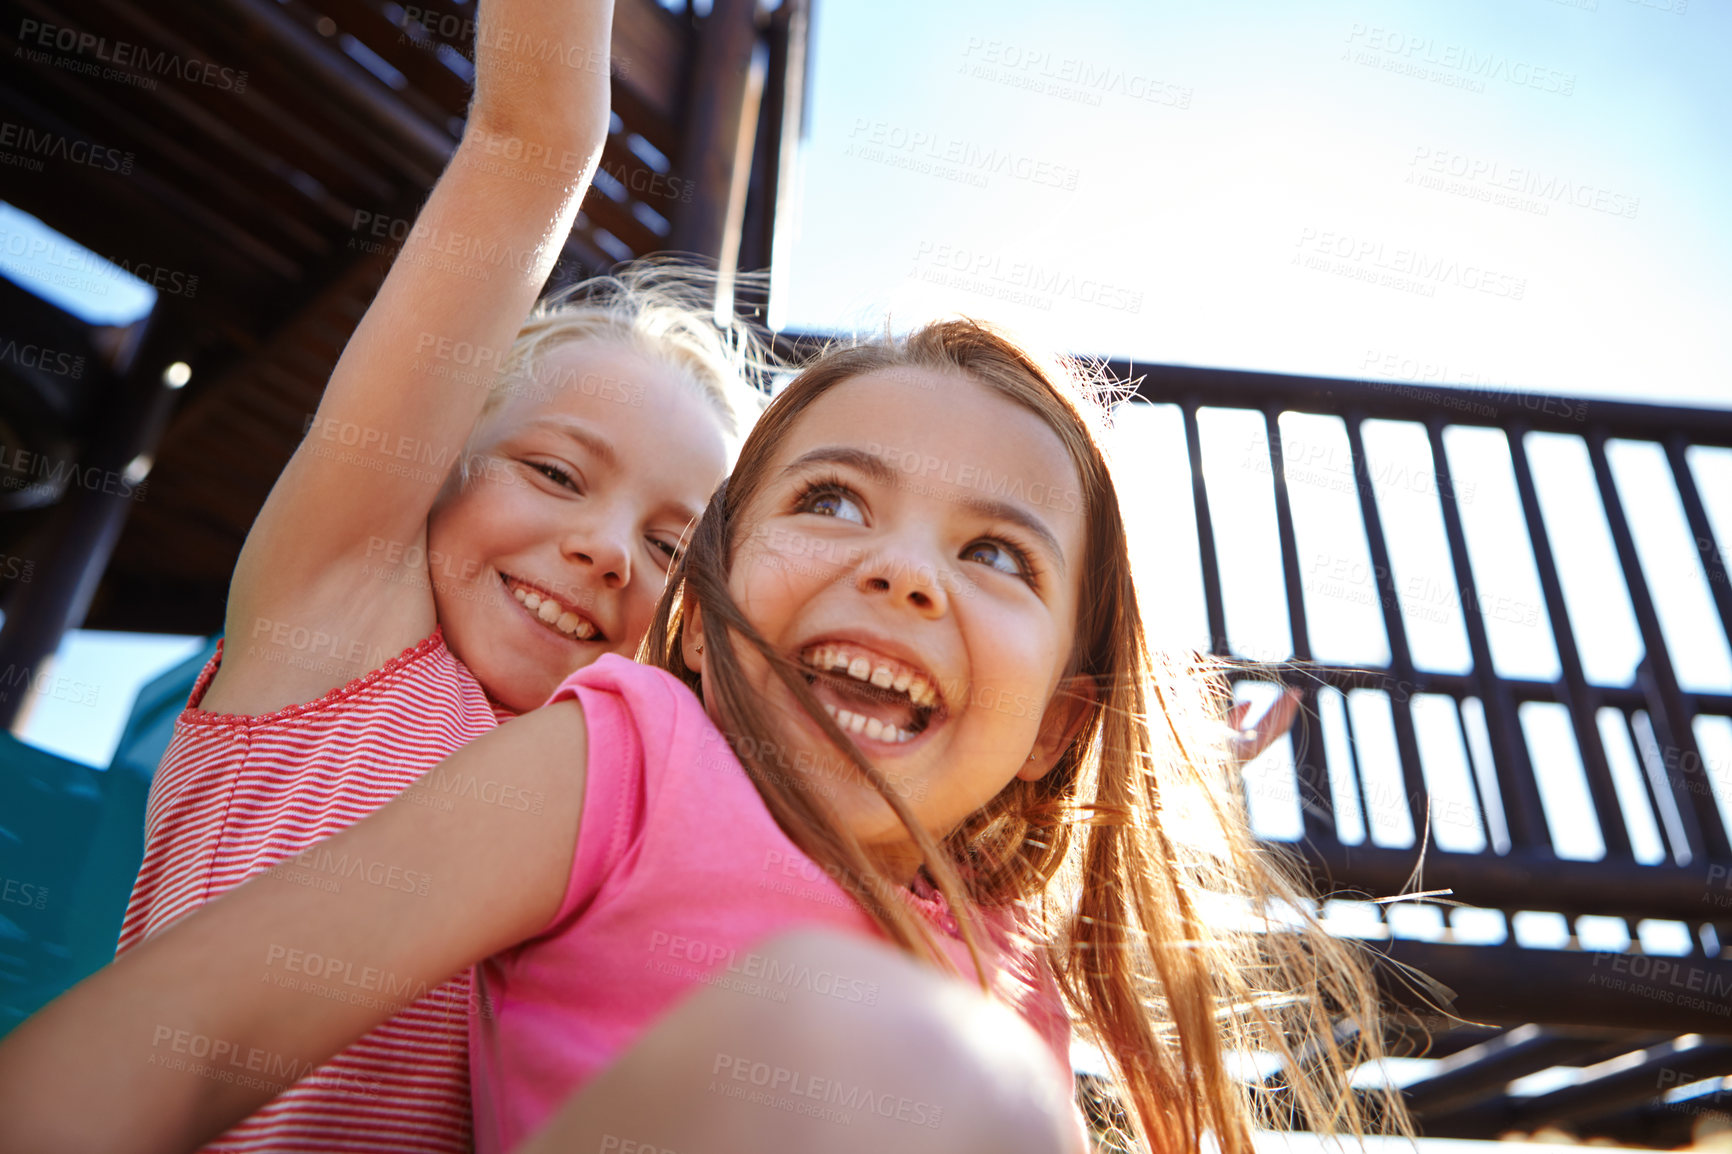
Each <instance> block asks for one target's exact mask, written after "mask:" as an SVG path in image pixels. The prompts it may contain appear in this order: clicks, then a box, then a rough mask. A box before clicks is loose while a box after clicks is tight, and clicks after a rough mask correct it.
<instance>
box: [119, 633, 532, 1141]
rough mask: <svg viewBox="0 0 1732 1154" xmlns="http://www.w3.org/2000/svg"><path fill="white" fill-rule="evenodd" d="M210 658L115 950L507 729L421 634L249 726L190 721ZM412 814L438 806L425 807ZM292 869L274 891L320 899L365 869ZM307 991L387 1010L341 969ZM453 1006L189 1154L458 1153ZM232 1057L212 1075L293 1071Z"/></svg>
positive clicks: (451, 1002)
mask: <svg viewBox="0 0 1732 1154" xmlns="http://www.w3.org/2000/svg"><path fill="white" fill-rule="evenodd" d="M221 660H222V649H221V646H220V644H219V647H218V649H217V652H216V655H215V656H214V657H212V658H211V660H210V664H208V665H206V666H205V668H204V672H203V673H201V674H200V675H199V679H198V682H197V684H196V685H194V687H193V691H192V696H191V698H190V700H189V701H188V704H187V709H186V710H185V711H184V712H182V714H181V715H180V717H179V719H178V720H177V721H176V722H175V727H174V737H173V739H172V740H171V741H170V742H169V747H168V751H167V752H166V753H165V754H164V755H163V759H162V764H161V765H160V766H159V767H158V769H157V771H156V776H155V778H154V780H153V781H152V782H151V787H150V803H149V807H148V808H147V810H146V814H145V846H144V864H143V866H142V868H141V869H140V870H139V874H138V881H137V882H136V883H135V884H134V885H133V890H132V900H131V901H130V902H129V903H128V905H127V909H126V921H125V923H124V924H123V926H122V928H121V933H120V949H119V952H120V953H124V952H126V951H127V950H129V949H131V948H132V947H133V946H135V945H137V944H138V943H139V942H141V941H143V940H144V939H145V938H147V937H149V936H150V935H152V934H154V933H156V932H157V931H159V930H161V929H162V928H163V927H164V926H166V925H168V924H169V923H171V922H173V921H175V920H176V919H177V918H180V917H182V916H184V915H186V914H187V913H190V912H191V911H192V910H194V909H197V908H198V907H199V906H200V905H202V904H203V903H205V902H207V901H209V900H210V899H211V898H213V897H216V896H217V895H218V894H221V893H222V892H224V891H225V890H228V889H230V888H232V887H234V886H236V885H239V884H240V883H241V882H243V881H245V880H246V879H247V878H249V877H251V876H252V875H254V874H256V873H259V872H260V871H262V870H265V869H269V868H270V867H271V866H274V865H276V864H278V863H280V862H282V861H284V860H285V859H287V858H289V857H293V856H295V855H297V854H300V853H301V852H302V851H304V850H306V849H307V848H308V847H310V846H312V845H313V844H314V843H315V842H318V841H320V840H322V839H324V838H327V837H329V836H331V835H332V834H334V833H337V832H338V831H339V830H342V829H345V828H347V827H349V826H351V825H353V824H355V823H356V822H358V821H360V820H361V819H362V818H364V817H366V816H367V815H368V814H369V813H372V812H373V811H374V810H376V809H378V808H379V807H380V806H382V805H384V804H385V803H386V802H388V801H390V800H391V799H392V798H394V797H396V796H397V795H398V794H400V793H402V792H403V790H404V789H405V788H407V787H408V786H409V785H410V784H412V783H413V782H414V781H415V780H416V778H418V777H420V776H421V775H422V774H423V773H425V772H426V771H427V770H428V769H430V768H432V767H433V766H434V765H436V764H437V763H438V762H440V761H441V760H443V759H444V758H445V757H447V756H449V755H450V754H451V753H453V752H454V751H455V750H457V749H458V748H459V747H460V746H462V745H465V744H467V743H468V742H470V741H473V740H474V739H475V738H477V737H480V736H481V735H482V734H484V733H486V732H487V731H488V730H490V729H492V728H493V727H494V726H495V725H497V724H498V723H499V722H500V721H502V720H504V719H506V718H507V717H510V716H511V715H510V714H509V713H507V712H505V711H503V710H499V709H496V708H495V707H494V706H493V705H492V704H491V703H489V701H488V700H487V697H486V694H485V693H483V691H482V689H481V685H480V683H479V682H477V681H476V680H475V677H474V675H473V674H471V673H470V672H469V670H468V669H467V668H466V667H465V666H464V665H463V663H462V662H460V661H458V660H457V658H456V657H455V656H454V655H453V654H452V652H451V651H450V650H449V649H447V648H446V647H445V641H444V637H443V635H442V634H441V632H440V631H439V630H438V629H437V628H435V629H434V631H433V635H432V636H431V637H429V638H427V639H426V640H425V641H422V642H421V643H420V644H418V645H415V646H412V647H411V648H409V649H406V650H404V651H403V652H402V653H401V654H399V655H398V656H397V657H395V658H393V659H392V660H391V661H390V662H389V663H387V664H386V665H384V666H381V667H380V668H379V669H376V670H374V671H373V672H372V673H369V674H368V675H367V676H365V677H362V678H359V679H357V680H355V681H352V682H350V683H349V684H348V685H345V686H343V687H342V688H341V689H335V690H332V691H331V692H330V693H328V694H326V695H325V696H324V697H321V698H319V699H318V700H317V701H312V702H308V703H306V704H304V705H293V706H290V707H288V708H286V709H280V710H277V711H276V712H275V713H269V714H264V715H262V716H258V717H246V716H240V715H236V714H219V713H207V712H205V711H203V710H201V709H199V708H197V706H198V703H199V701H200V699H201V698H203V696H204V693H205V690H206V688H207V687H208V686H209V685H210V682H211V678H212V677H214V676H215V674H216V670H217V666H218V664H219V663H220V662H221ZM428 804H431V805H438V804H440V799H439V797H438V795H437V794H436V793H430V794H429V796H428ZM327 856H328V855H327ZM306 866H307V868H306V869H305V870H304V871H302V873H304V875H305V876H304V877H301V876H298V875H297V876H295V877H291V878H290V880H292V881H296V882H298V883H299V884H305V885H312V886H318V887H323V888H327V889H329V888H331V887H332V886H333V885H337V886H340V885H342V884H344V881H345V879H347V878H349V877H351V876H352V877H355V878H357V879H359V880H366V881H372V880H373V879H371V878H370V877H366V878H363V877H362V873H361V872H357V871H363V872H364V871H365V869H366V868H367V866H366V863H360V862H356V863H347V862H342V861H338V860H335V859H331V860H326V859H324V858H319V857H317V856H311V857H309V858H308V859H307V862H306ZM394 880H395V884H399V885H412V884H414V881H413V879H403V878H398V879H394ZM376 884H378V883H376ZM382 884H388V885H389V884H393V879H385V880H384V881H383V883H382ZM281 961H283V962H285V963H287V962H288V959H287V958H286V957H285V958H283V959H281ZM297 968H298V969H299V971H300V972H299V973H290V972H289V971H288V968H287V966H286V965H285V967H284V980H285V981H294V982H297V983H299V984H300V985H302V986H303V987H305V986H307V985H308V983H309V982H312V981H315V980H317V979H313V978H311V977H309V976H308V975H307V974H306V973H305V971H306V969H307V968H309V967H307V966H306V965H305V964H304V963H303V964H301V965H300V966H299V967H297ZM355 969H359V967H355ZM319 986H320V989H318V990H310V991H309V996H340V997H344V998H350V997H362V998H365V997H378V998H379V999H380V1000H382V1001H387V1002H397V1001H400V1000H401V999H402V992H401V991H398V992H396V994H395V996H394V995H393V992H392V991H391V990H390V989H388V988H383V979H379V978H377V977H374V976H371V975H369V976H367V977H358V976H357V975H356V974H355V973H354V972H353V971H349V970H336V969H335V968H333V972H332V975H331V976H330V977H329V978H325V979H324V980H323V981H320V982H319ZM469 998H470V979H469V975H468V974H467V973H465V974H463V975H462V976H460V977H457V978H454V979H452V980H451V981H449V982H446V983H445V984H443V985H441V986H439V987H437V988H436V989H434V990H431V991H429V992H428V993H427V994H426V996H424V997H422V998H420V999H419V1000H417V1001H415V1002H414V1003H413V1004H412V1005H410V1006H409V1007H408V1008H407V1009H405V1010H403V1011H402V1012H401V1013H399V1014H397V1015H396V1016H395V1017H393V1018H391V1019H390V1020H389V1021H387V1022H385V1023H384V1024H383V1025H381V1026H380V1027H379V1028H378V1029H376V1030H374V1031H373V1032H371V1033H369V1034H367V1035H366V1036H365V1037H363V1038H361V1039H360V1040H359V1041H357V1042H356V1043H355V1044H354V1045H352V1046H350V1047H349V1048H348V1049H346V1050H344V1051H343V1052H342V1053H341V1054H339V1055H337V1057H335V1058H333V1059H332V1060H331V1061H330V1062H329V1063H327V1064H325V1065H323V1066H321V1067H319V1068H318V1069H317V1070H315V1071H313V1072H312V1073H310V1074H307V1075H306V1076H305V1077H304V1078H302V1079H300V1080H299V1081H298V1082H295V1084H294V1085H292V1086H290V1087H289V1088H288V1089H287V1090H285V1091H284V1092H283V1093H282V1094H280V1095H278V1096H277V1097H276V1099H274V1100H273V1101H272V1102H271V1103H270V1104H269V1105H267V1106H266V1107H265V1108H264V1109H262V1110H260V1111H259V1112H258V1113H257V1114H255V1115H253V1116H252V1117H251V1118H249V1119H247V1120H246V1121H245V1122H242V1123H241V1124H240V1125H238V1126H236V1127H234V1128H233V1129H232V1130H229V1131H228V1132H227V1133H225V1134H223V1135H222V1136H221V1137H220V1138H218V1139H217V1140H216V1141H215V1142H213V1143H211V1144H210V1145H209V1146H207V1147H205V1150H206V1151H222V1152H224V1154H229V1152H237V1151H249V1152H257V1151H303V1150H305V1151H313V1150H317V1151H379V1150H402V1151H439V1152H445V1151H451V1152H459V1151H467V1150H469V1149H470V1144H471V1130H470V1109H469V1060H468V1041H467V1031H468V1012H469ZM195 1056H197V1055H195ZM237 1060H238V1056H237V1059H232V1060H231V1062H230V1063H229V1064H230V1065H232V1066H233V1070H232V1072H233V1074H235V1075H236V1076H237V1077H238V1076H248V1077H254V1078H259V1079H261V1080H263V1081H267V1082H272V1083H283V1082H288V1081H291V1080H293V1079H294V1076H295V1074H297V1073H300V1072H301V1070H298V1069H295V1070H285V1069H283V1068H282V1064H281V1062H279V1063H278V1064H277V1065H276V1067H275V1068H274V1069H273V1067H272V1065H271V1064H270V1063H269V1060H268V1058H266V1059H265V1060H264V1064H263V1067H262V1068H252V1069H249V1067H248V1066H247V1064H246V1063H245V1062H240V1064H235V1062H236V1061H237ZM212 1064H213V1065H214V1063H212ZM224 1076H225V1077H226V1076H227V1074H226V1073H225V1075H224Z"/></svg>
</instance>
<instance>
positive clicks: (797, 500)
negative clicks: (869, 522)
mask: <svg viewBox="0 0 1732 1154" xmlns="http://www.w3.org/2000/svg"><path fill="white" fill-rule="evenodd" d="M832 495H834V496H838V497H847V498H849V499H850V500H853V501H855V502H856V503H858V501H859V495H858V494H857V493H855V492H854V490H853V489H852V488H850V487H849V486H848V484H847V483H846V482H844V481H843V480H842V479H841V478H840V477H838V476H835V475H834V474H831V475H828V476H823V477H817V478H814V479H813V480H810V481H806V482H804V483H802V485H801V487H800V490H799V492H798V493H797V494H796V495H795V497H794V504H793V508H794V511H795V512H806V511H807V508H806V506H807V505H808V504H809V503H810V502H811V500H812V499H813V498H815V497H828V496H832ZM982 542H986V543H988V544H992V545H997V546H998V547H999V548H1000V549H1003V550H1004V551H1005V552H1007V553H1009V554H1010V555H1011V556H1012V557H1013V558H1015V560H1016V564H1017V568H1018V569H1020V570H1022V573H1021V576H1022V579H1023V580H1024V581H1026V582H1027V583H1028V584H1029V585H1030V586H1032V587H1033V588H1035V589H1039V588H1040V581H1041V569H1040V566H1039V565H1038V564H1037V563H1036V562H1035V559H1034V554H1033V553H1031V552H1029V551H1028V550H1027V549H1024V548H1023V547H1022V546H1021V545H1018V544H1017V543H1016V542H1015V541H1012V540H1009V539H1008V538H1004V537H977V538H975V539H974V540H973V541H970V542H969V543H968V548H970V549H971V548H973V547H974V546H976V545H979V544H981V543H982ZM967 551H968V550H967V549H964V550H963V552H965V553H966V552H967Z"/></svg>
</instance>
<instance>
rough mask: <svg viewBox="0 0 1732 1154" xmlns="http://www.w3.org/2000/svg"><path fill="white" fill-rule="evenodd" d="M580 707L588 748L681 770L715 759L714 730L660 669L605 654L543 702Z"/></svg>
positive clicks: (694, 701) (699, 705)
mask: <svg viewBox="0 0 1732 1154" xmlns="http://www.w3.org/2000/svg"><path fill="white" fill-rule="evenodd" d="M569 700H577V701H579V702H580V703H581V704H582V706H583V709H584V714H585V718H586V723H587V725H588V728H589V733H590V743H591V748H592V749H593V748H595V747H596V746H597V745H598V744H599V745H601V746H603V747H604V748H609V749H612V750H614V751H615V752H616V753H619V754H623V755H626V756H636V755H641V756H643V757H644V758H645V759H646V760H647V761H648V762H649V763H650V764H652V765H667V764H673V765H675V766H676V767H680V766H685V765H687V764H688V763H695V762H696V761H699V760H702V758H701V757H699V756H698V755H700V754H704V753H706V752H708V753H709V754H710V755H712V756H713V755H714V753H715V751H716V749H717V747H719V746H721V745H722V743H721V742H720V741H719V735H718V734H717V732H716V727H715V725H714V723H713V722H711V720H710V718H709V715H708V714H707V713H705V712H704V703H703V702H702V701H700V700H698V697H697V695H696V694H694V693H693V692H692V691H691V690H690V689H689V688H687V687H686V685H685V683H684V682H682V681H681V680H680V679H679V678H677V677H675V676H674V675H673V674H671V673H669V672H668V671H667V670H665V669H658V668H656V667H655V666H653V665H641V664H639V663H638V662H636V661H631V660H628V659H626V658H624V657H620V656H618V655H617V654H612V653H609V654H604V655H603V656H602V657H600V658H598V659H597V660H596V661H594V662H593V663H591V664H590V665H587V666H585V667H584V668H582V669H580V670H578V671H577V672H576V673H573V674H572V675H571V676H569V677H567V678H566V679H565V680H564V681H563V682H561V683H560V686H559V688H558V689H556V690H554V692H553V696H552V697H550V698H548V704H550V705H551V704H553V703H554V702H556V701H569Z"/></svg>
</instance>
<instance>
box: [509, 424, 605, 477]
mask: <svg viewBox="0 0 1732 1154" xmlns="http://www.w3.org/2000/svg"><path fill="white" fill-rule="evenodd" d="M528 423H529V424H530V425H532V426H534V427H536V428H541V429H547V430H549V431H551V432H555V433H559V434H562V435H563V436H566V437H570V438H571V439H572V440H574V441H576V442H577V443H578V444H580V445H582V446H583V447H584V448H586V449H588V450H589V451H590V452H591V453H593V454H594V455H595V456H596V458H597V459H599V460H600V461H601V462H602V464H604V465H607V466H608V467H610V468H612V467H616V466H617V465H618V464H619V454H618V453H615V452H614V450H613V442H612V441H609V440H608V439H607V438H606V437H603V436H601V435H600V434H599V433H596V432H595V431H594V430H592V429H590V428H589V427H588V426H586V425H584V424H583V423H582V422H580V421H574V420H572V419H570V418H569V417H561V416H555V415H552V414H548V415H546V416H541V417H536V418H535V419H534V420H532V421H530V422H528Z"/></svg>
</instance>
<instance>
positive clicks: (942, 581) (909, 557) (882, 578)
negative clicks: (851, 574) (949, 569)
mask: <svg viewBox="0 0 1732 1154" xmlns="http://www.w3.org/2000/svg"><path fill="white" fill-rule="evenodd" d="M856 583H857V587H858V588H859V589H860V591H861V592H862V593H872V594H880V593H887V594H889V595H890V597H891V599H892V600H893V601H895V602H897V603H898V604H903V605H907V606H908V607H909V608H910V609H913V610H914V611H915V612H917V613H919V614H921V615H922V616H926V617H942V616H943V615H944V614H945V613H947V612H949V610H950V594H949V592H948V591H947V590H946V588H945V585H946V575H945V573H944V571H943V570H941V569H940V567H939V566H938V565H937V564H935V563H934V562H932V561H931V560H929V559H927V558H925V557H924V556H922V555H920V554H919V553H918V552H917V551H916V550H913V549H898V548H885V549H881V550H879V551H877V552H875V553H873V554H872V555H870V556H868V557H866V558H865V559H864V560H863V561H862V562H861V565H860V569H859V571H858V576H857V578H856Z"/></svg>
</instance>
